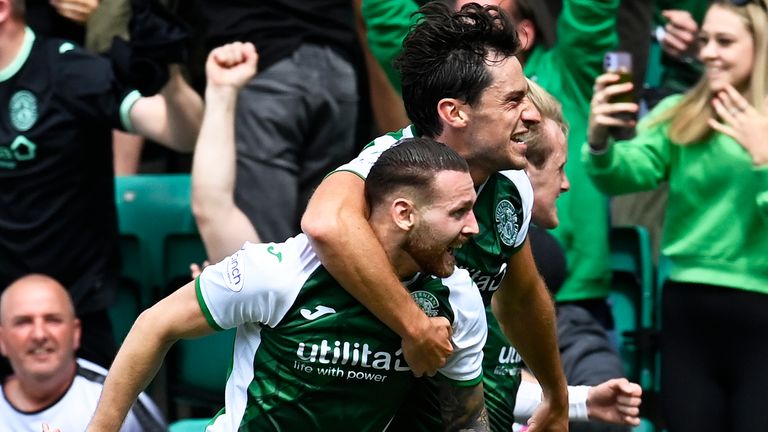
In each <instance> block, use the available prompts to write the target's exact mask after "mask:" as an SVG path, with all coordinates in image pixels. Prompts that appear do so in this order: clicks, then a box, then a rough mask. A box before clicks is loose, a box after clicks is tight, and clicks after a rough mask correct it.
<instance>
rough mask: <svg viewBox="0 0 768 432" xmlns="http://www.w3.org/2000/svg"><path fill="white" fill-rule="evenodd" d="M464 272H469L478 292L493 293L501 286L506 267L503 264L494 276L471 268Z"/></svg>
mask: <svg viewBox="0 0 768 432" xmlns="http://www.w3.org/2000/svg"><path fill="white" fill-rule="evenodd" d="M462 268H463V267H462ZM464 270H466V271H468V272H469V276H470V277H471V278H472V281H473V282H474V283H475V285H477V288H478V289H479V290H480V292H494V291H496V290H497V289H499V286H501V280H502V279H504V274H505V273H506V272H507V265H506V264H504V265H503V266H502V267H501V270H499V272H498V273H496V274H495V275H489V274H487V273H483V272H482V271H480V270H478V269H472V268H464Z"/></svg>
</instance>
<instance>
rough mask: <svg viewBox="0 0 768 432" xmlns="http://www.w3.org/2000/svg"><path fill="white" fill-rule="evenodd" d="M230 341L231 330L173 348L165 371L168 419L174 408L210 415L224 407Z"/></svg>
mask: <svg viewBox="0 0 768 432" xmlns="http://www.w3.org/2000/svg"><path fill="white" fill-rule="evenodd" d="M234 339H235V329H230V330H225V331H221V332H216V333H214V334H211V335H208V336H204V337H202V338H198V339H189V340H180V341H178V342H177V343H176V344H175V345H174V346H173V348H172V351H171V353H170V354H169V362H168V370H167V373H168V396H169V399H170V400H169V408H170V411H171V414H172V415H171V418H173V417H174V414H175V413H176V412H177V405H187V406H190V407H198V408H205V409H208V410H209V411H208V413H209V414H210V415H213V414H214V413H216V412H217V411H218V410H219V409H220V408H222V407H223V406H224V387H225V385H226V382H227V376H228V375H229V371H230V370H231V368H232V352H233V348H234Z"/></svg>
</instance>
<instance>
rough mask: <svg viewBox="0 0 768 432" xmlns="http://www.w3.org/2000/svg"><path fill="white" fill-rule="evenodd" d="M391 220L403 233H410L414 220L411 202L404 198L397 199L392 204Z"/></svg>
mask: <svg viewBox="0 0 768 432" xmlns="http://www.w3.org/2000/svg"><path fill="white" fill-rule="evenodd" d="M392 220H394V222H395V224H396V225H397V226H398V227H400V229H402V230H403V231H410V229H411V227H413V224H414V223H415V220H416V215H415V214H414V208H413V202H412V201H411V200H409V199H406V198H398V199H396V200H395V201H394V202H393V203H392Z"/></svg>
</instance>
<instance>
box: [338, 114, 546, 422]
mask: <svg viewBox="0 0 768 432" xmlns="http://www.w3.org/2000/svg"><path fill="white" fill-rule="evenodd" d="M414 135H415V130H414V128H413V126H408V127H406V128H404V129H402V130H400V131H397V132H392V133H389V134H387V135H383V136H380V137H378V138H376V139H375V140H373V141H372V142H371V143H369V144H368V145H367V146H366V147H365V148H364V149H363V150H362V152H360V155H359V156H358V157H357V158H355V159H354V160H352V161H351V162H349V163H347V164H345V165H342V166H341V167H339V168H338V169H337V170H336V171H350V172H353V173H355V174H357V175H359V176H360V177H362V178H363V179H365V178H366V176H367V175H368V173H369V172H370V169H371V167H372V166H373V164H374V163H375V162H376V160H377V159H378V157H379V155H381V153H383V152H384V151H385V150H387V149H388V148H390V147H392V146H393V145H394V144H395V143H396V142H397V141H398V140H400V139H402V138H411V137H413V136H414ZM532 210H533V187H532V186H531V181H530V179H529V178H528V175H527V174H526V173H525V172H524V171H522V170H517V171H501V172H497V173H495V174H493V175H491V176H490V177H489V178H488V179H487V180H486V181H485V183H483V184H482V185H481V186H480V188H479V189H478V191H477V201H476V202H475V205H474V207H473V211H474V212H475V217H476V218H477V224H478V226H479V228H480V232H479V233H478V234H477V235H475V236H473V237H472V238H471V239H470V240H469V241H468V242H467V243H466V244H464V246H462V247H461V249H459V250H457V251H456V252H455V256H456V263H457V264H458V266H459V267H460V268H463V269H466V270H467V271H469V273H470V275H471V276H472V280H473V281H474V282H475V284H476V285H477V287H478V288H479V290H480V293H481V294H482V296H483V300H484V302H485V304H486V305H489V304H490V300H491V296H492V295H493V293H494V292H495V291H496V290H497V289H499V286H500V284H501V280H502V278H503V277H504V274H505V272H506V269H507V263H508V262H509V259H510V258H511V257H512V255H514V254H515V253H517V251H518V250H519V249H520V247H521V246H522V244H523V242H524V241H525V238H526V236H527V234H528V226H529V225H530V222H531V213H532ZM489 310H490V309H489ZM488 323H489V331H488V342H486V346H485V348H484V350H483V351H484V354H485V356H484V359H483V371H484V374H483V385H484V389H485V394H486V405H487V409H488V414H489V418H490V419H491V425H492V426H494V430H511V427H512V418H513V414H512V412H513V410H514V406H515V405H514V404H515V396H516V394H517V389H518V387H519V385H520V366H521V361H520V357H519V355H518V354H517V352H516V351H514V353H513V350H514V349H513V348H512V347H511V346H510V344H509V342H508V341H507V338H506V337H505V336H504V334H503V333H502V332H501V329H500V328H499V326H498V323H497V322H496V320H495V319H493V317H492V314H491V313H489V321H488ZM419 393H420V395H419V396H417V397H422V396H421V395H424V394H430V392H429V391H420V392H419ZM432 397H434V395H433V396H432ZM410 398H411V399H410V400H415V399H414V396H413V395H411V396H410ZM406 405H411V406H405V405H404V406H403V409H402V410H401V411H400V413H398V417H400V416H405V417H408V420H407V421H406V422H400V421H399V419H398V422H397V424H420V425H422V426H421V430H430V429H431V428H433V427H434V426H435V425H436V424H437V423H436V422H437V421H439V417H435V416H437V415H438V413H436V412H435V411H434V409H432V410H425V409H424V404H423V403H421V402H419V403H417V404H406ZM426 406H433V407H434V406H435V405H434V400H433V401H430V402H426ZM409 408H413V409H409ZM406 411H407V412H406ZM427 411H431V414H432V418H430V419H429V420H424V419H423V416H424V414H425V412H427ZM414 417H418V418H419V419H414ZM497 425H505V426H504V428H503V429H497V428H496V427H495V426H497ZM506 425H508V426H509V427H506Z"/></svg>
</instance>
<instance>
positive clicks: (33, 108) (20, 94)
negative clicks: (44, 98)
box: [8, 90, 37, 132]
mask: <svg viewBox="0 0 768 432" xmlns="http://www.w3.org/2000/svg"><path fill="white" fill-rule="evenodd" d="M8 112H9V113H10V116H11V124H12V125H13V127H15V128H16V130H18V131H19V132H25V131H28V130H29V128H31V127H32V125H34V124H35V122H36V121H37V98H36V97H35V95H34V94H32V92H30V91H27V90H19V91H17V92H16V93H14V95H13V96H12V97H11V102H10V103H9V104H8Z"/></svg>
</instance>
